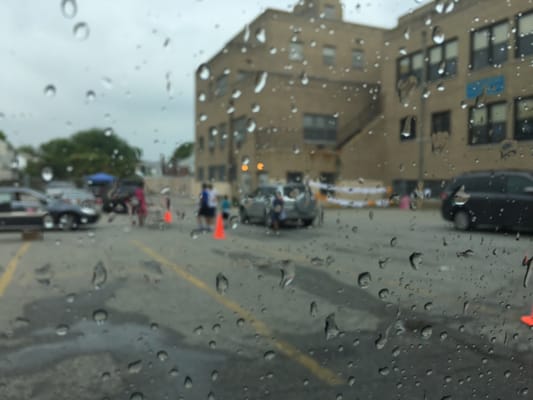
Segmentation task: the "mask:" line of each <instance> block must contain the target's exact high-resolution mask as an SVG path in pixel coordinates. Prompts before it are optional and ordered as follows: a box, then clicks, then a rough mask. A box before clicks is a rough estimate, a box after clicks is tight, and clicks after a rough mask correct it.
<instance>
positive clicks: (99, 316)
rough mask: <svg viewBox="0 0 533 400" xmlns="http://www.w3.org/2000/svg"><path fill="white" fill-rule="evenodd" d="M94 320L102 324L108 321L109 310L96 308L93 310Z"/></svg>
mask: <svg viewBox="0 0 533 400" xmlns="http://www.w3.org/2000/svg"><path fill="white" fill-rule="evenodd" d="M93 320H94V321H95V322H96V323H97V324H98V325H102V324H103V323H104V322H105V321H107V311H106V310H96V311H95V312H93Z"/></svg>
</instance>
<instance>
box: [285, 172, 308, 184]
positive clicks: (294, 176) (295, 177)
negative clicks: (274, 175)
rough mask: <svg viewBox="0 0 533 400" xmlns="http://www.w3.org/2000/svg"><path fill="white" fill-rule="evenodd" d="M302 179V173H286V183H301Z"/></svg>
mask: <svg viewBox="0 0 533 400" xmlns="http://www.w3.org/2000/svg"><path fill="white" fill-rule="evenodd" d="M303 179H304V174H303V172H287V183H294V182H296V183H302V182H303Z"/></svg>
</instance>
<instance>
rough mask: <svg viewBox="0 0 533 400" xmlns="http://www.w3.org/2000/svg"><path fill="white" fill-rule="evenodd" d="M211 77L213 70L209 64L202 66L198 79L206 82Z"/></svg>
mask: <svg viewBox="0 0 533 400" xmlns="http://www.w3.org/2000/svg"><path fill="white" fill-rule="evenodd" d="M210 76H211V69H210V68H209V66H208V65H207V64H202V65H200V67H198V77H199V78H200V79H201V80H203V81H206V80H208V79H209V77H210Z"/></svg>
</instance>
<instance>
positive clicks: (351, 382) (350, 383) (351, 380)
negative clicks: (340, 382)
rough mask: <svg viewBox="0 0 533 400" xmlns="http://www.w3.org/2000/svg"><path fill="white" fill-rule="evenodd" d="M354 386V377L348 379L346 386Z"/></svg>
mask: <svg viewBox="0 0 533 400" xmlns="http://www.w3.org/2000/svg"><path fill="white" fill-rule="evenodd" d="M353 385H355V377H354V376H350V377H349V378H348V386H353Z"/></svg>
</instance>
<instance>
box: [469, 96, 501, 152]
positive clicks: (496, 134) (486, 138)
mask: <svg viewBox="0 0 533 400" xmlns="http://www.w3.org/2000/svg"><path fill="white" fill-rule="evenodd" d="M506 121H507V106H506V104H505V103H494V104H488V105H487V106H485V107H482V108H471V109H470V123H469V138H468V143H469V144H471V145H477V144H489V143H499V142H501V141H503V140H504V139H505V124H506Z"/></svg>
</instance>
